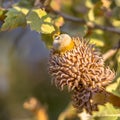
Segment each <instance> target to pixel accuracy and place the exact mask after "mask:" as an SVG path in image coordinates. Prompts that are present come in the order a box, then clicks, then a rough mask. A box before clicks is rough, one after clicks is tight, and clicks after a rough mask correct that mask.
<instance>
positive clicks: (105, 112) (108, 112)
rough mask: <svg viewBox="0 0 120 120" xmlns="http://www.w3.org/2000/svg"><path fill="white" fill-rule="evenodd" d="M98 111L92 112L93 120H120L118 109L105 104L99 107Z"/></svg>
mask: <svg viewBox="0 0 120 120" xmlns="http://www.w3.org/2000/svg"><path fill="white" fill-rule="evenodd" d="M98 109H99V111H98V112H93V118H94V120H117V119H118V118H120V109H117V108H115V107H114V106H113V105H112V104H110V103H106V104H105V105H104V106H102V105H100V106H98Z"/></svg>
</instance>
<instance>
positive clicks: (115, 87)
mask: <svg viewBox="0 0 120 120" xmlns="http://www.w3.org/2000/svg"><path fill="white" fill-rule="evenodd" d="M106 90H107V91H108V92H111V93H113V94H114V95H116V96H118V97H120V77H119V78H118V79H117V81H116V82H114V83H112V84H110V85H109V86H108V87H107V88H106Z"/></svg>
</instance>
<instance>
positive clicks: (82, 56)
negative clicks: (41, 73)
mask: <svg viewBox="0 0 120 120" xmlns="http://www.w3.org/2000/svg"><path fill="white" fill-rule="evenodd" d="M72 40H73V42H74V48H73V49H72V50H68V51H66V52H65V53H63V54H59V53H55V50H54V49H52V50H51V51H50V57H49V70H48V71H49V73H50V75H51V76H52V79H53V81H54V82H55V85H56V86H57V87H59V88H60V89H63V88H64V86H67V87H68V89H69V90H73V89H74V88H75V87H78V86H79V84H83V86H85V87H87V86H92V87H93V88H95V87H96V86H97V87H100V88H102V87H105V86H107V85H108V84H109V83H110V82H111V81H112V80H113V79H114V77H115V74H114V72H112V71H111V70H110V68H109V67H105V66H104V61H103V58H102V56H101V55H100V52H99V51H96V50H95V48H94V45H92V44H89V41H86V40H84V39H81V38H72Z"/></svg>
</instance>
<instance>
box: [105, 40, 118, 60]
mask: <svg viewBox="0 0 120 120" xmlns="http://www.w3.org/2000/svg"><path fill="white" fill-rule="evenodd" d="M119 49H120V40H119V41H118V42H117V44H116V45H115V46H114V47H113V48H112V49H110V50H108V51H107V52H106V53H104V54H103V60H104V61H106V60H107V59H109V58H110V57H112V56H113V55H115V53H116V52H117V51H118V50H119Z"/></svg>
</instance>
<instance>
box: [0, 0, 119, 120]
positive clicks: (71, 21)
mask: <svg viewBox="0 0 120 120" xmlns="http://www.w3.org/2000/svg"><path fill="white" fill-rule="evenodd" d="M3 2H4V1H3ZM0 4H1V7H0V21H1V23H2V25H1V28H0V30H1V31H8V30H13V29H15V28H18V27H27V26H30V29H31V30H34V31H36V32H38V33H39V34H40V35H41V37H42V40H43V41H44V42H45V45H46V46H47V47H48V48H50V47H51V45H52V38H53V36H54V35H55V34H59V33H68V34H70V35H73V36H80V37H86V38H87V39H90V42H92V43H95V44H96V46H97V47H98V48H99V49H100V50H101V51H102V53H105V52H106V51H107V50H109V49H112V48H114V47H116V46H117V48H118V47H120V45H119V44H118V41H119V39H120V1H119V0H114V1H112V0H86V1H85V0H66V1H65V0H20V1H19V2H17V3H14V4H13V3H11V5H10V6H7V7H4V4H3V3H2V2H0ZM106 64H110V67H111V68H112V69H114V70H115V72H116V78H115V80H114V82H113V83H112V84H110V85H109V86H108V87H107V89H106V90H107V91H109V92H111V93H112V94H114V95H116V96H118V97H120V50H118V51H117V53H116V54H115V55H114V56H113V57H111V58H109V59H108V60H107V61H106ZM118 102H119V101H118ZM109 109H110V110H109ZM118 111H120V106H118V108H115V107H114V106H112V105H111V104H109V103H107V104H106V105H105V106H100V107H99V111H98V112H96V113H95V114H94V115H93V116H94V119H95V120H107V119H109V120H118V119H119V117H118V116H114V117H112V118H110V117H109V118H104V117H102V115H106V113H107V114H111V113H112V114H116V113H120V112H118ZM96 115H99V118H98V117H95V116H96Z"/></svg>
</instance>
